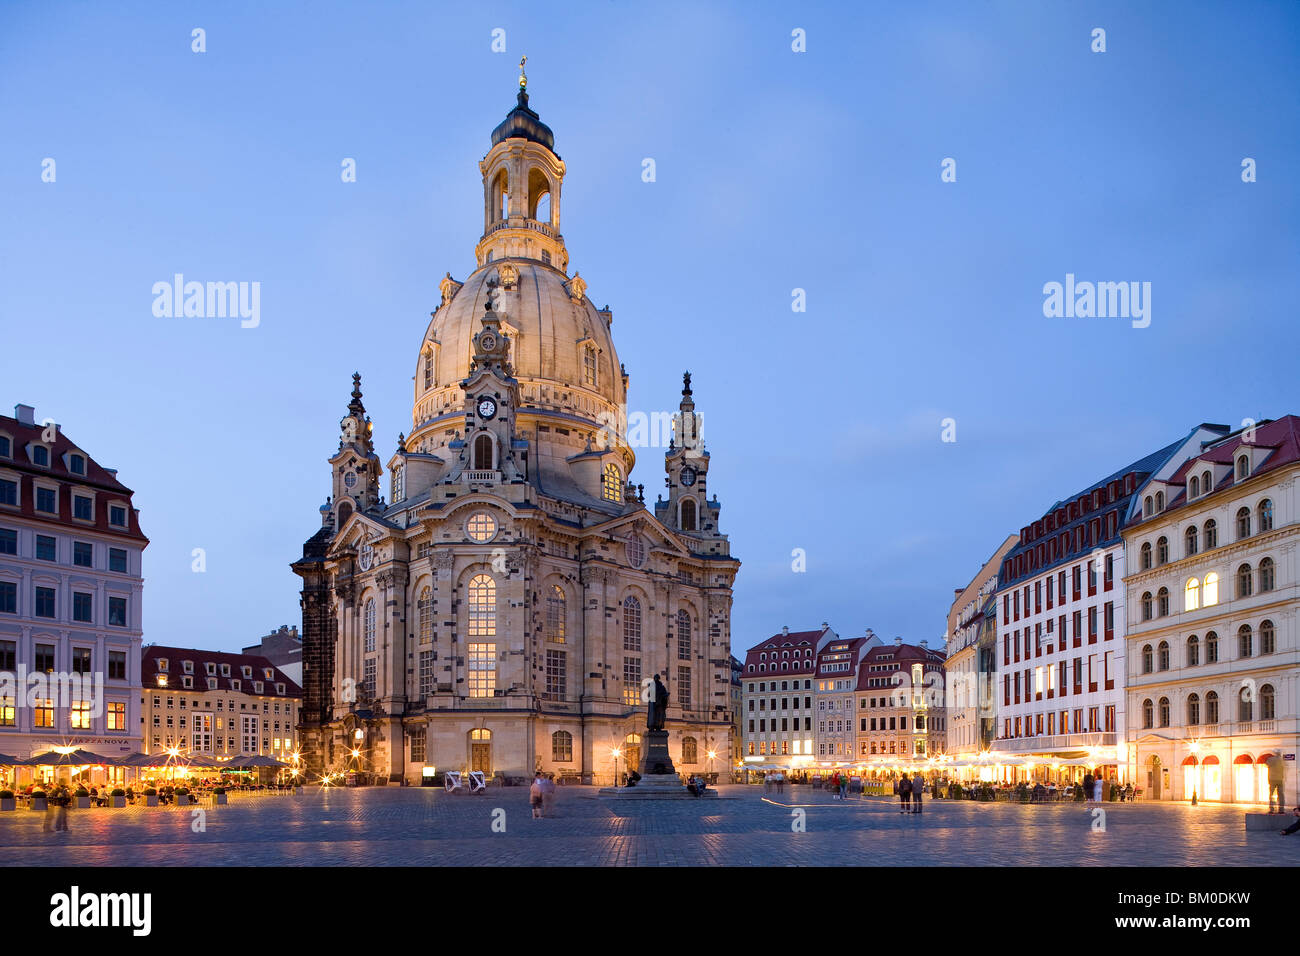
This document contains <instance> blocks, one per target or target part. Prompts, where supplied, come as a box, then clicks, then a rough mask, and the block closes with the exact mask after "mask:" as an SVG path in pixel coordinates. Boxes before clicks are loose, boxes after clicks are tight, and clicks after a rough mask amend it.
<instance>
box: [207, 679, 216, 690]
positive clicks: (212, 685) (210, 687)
mask: <svg viewBox="0 0 1300 956" xmlns="http://www.w3.org/2000/svg"><path fill="white" fill-rule="evenodd" d="M216 689H217V679H216V678H215V677H209V678H208V690H216Z"/></svg>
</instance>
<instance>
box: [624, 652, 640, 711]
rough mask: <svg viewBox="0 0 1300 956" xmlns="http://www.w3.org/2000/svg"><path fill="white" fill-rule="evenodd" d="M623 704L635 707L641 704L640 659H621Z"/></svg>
mask: <svg viewBox="0 0 1300 956" xmlns="http://www.w3.org/2000/svg"><path fill="white" fill-rule="evenodd" d="M623 703H624V704H626V705H628V706H629V707H635V706H636V705H637V704H639V703H641V658H639V657H625V658H623Z"/></svg>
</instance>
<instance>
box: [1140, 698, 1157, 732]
mask: <svg viewBox="0 0 1300 956" xmlns="http://www.w3.org/2000/svg"><path fill="white" fill-rule="evenodd" d="M1153 726H1155V707H1154V706H1153V705H1152V703H1151V698H1150V697H1148V698H1147V699H1146V700H1144V701H1142V727H1143V728H1144V729H1146V730H1150V729H1151V728H1152V727H1153Z"/></svg>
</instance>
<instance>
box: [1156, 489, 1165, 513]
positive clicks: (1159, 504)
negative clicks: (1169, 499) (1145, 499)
mask: <svg viewBox="0 0 1300 956" xmlns="http://www.w3.org/2000/svg"><path fill="white" fill-rule="evenodd" d="M1164 510H1165V493H1164V492H1163V491H1157V492H1156V511H1164Z"/></svg>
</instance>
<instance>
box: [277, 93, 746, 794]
mask: <svg viewBox="0 0 1300 956" xmlns="http://www.w3.org/2000/svg"><path fill="white" fill-rule="evenodd" d="M479 169H480V172H481V174H482V181H483V198H484V206H483V211H484V228H483V235H482V237H481V238H480V239H479V241H478V244H477V246H476V248H475V258H476V268H475V270H474V271H473V272H472V273H471V274H470V275H469V276H467V277H466V278H465V279H464V281H458V280H455V279H453V278H452V277H451V275H450V273H448V274H447V276H446V277H445V278H444V279H443V280H442V282H441V286H440V291H441V299H442V301H441V304H440V305H439V306H438V308H437V309H436V310H435V311H434V312H433V313H432V320H431V321H430V322H429V324H428V327H427V328H426V329H425V330H424V333H423V335H422V337H421V338H420V340H419V342H418V356H417V359H416V368H415V389H414V396H413V411H412V423H411V430H410V432H409V434H406V435H402V436H399V439H398V445H397V449H396V451H395V453H394V454H392V455H391V456H390V457H389V458H388V460H387V462H386V467H387V472H386V477H387V488H384V487H383V484H381V482H382V481H383V479H384V478H385V470H384V467H383V465H382V464H381V461H380V458H379V455H378V454H377V452H376V450H375V444H374V439H373V428H372V425H371V422H370V420H369V418H368V416H367V415H366V411H365V407H364V404H363V401H362V392H361V387H360V376H359V375H356V376H353V390H352V396H351V401H350V403H349V404H348V406H347V410H346V414H345V415H344V417H343V419H342V421H341V422H340V435H339V444H338V449H337V451H336V452H335V453H334V455H333V456H332V457H331V458H330V459H329V466H330V471H331V481H332V492H331V495H330V497H329V499H328V500H327V502H326V503H325V505H324V506H322V507H321V509H320V511H321V525H320V528H319V530H318V531H317V532H316V533H315V534H314V535H313V536H312V537H311V538H310V539H308V541H307V542H306V544H305V545H304V547H303V555H302V558H301V559H300V560H298V561H296V562H294V563H293V565H292V567H293V570H294V571H295V573H297V574H298V575H299V576H300V577H301V578H302V628H301V630H302V635H303V679H302V683H303V693H304V697H303V705H302V711H301V713H302V725H301V727H300V740H301V747H302V751H303V757H304V759H305V760H306V762H307V765H308V767H309V769H311V770H312V771H314V772H316V773H329V772H346V771H357V772H360V773H363V774H367V775H370V776H371V777H372V778H374V779H376V780H380V781H384V780H387V781H399V780H403V779H405V780H406V781H408V782H412V783H414V782H418V781H419V780H420V779H421V777H422V776H424V775H425V774H426V773H427V772H441V771H446V770H457V771H462V772H464V771H469V770H477V771H483V772H485V773H486V774H487V775H488V777H492V776H498V777H505V778H523V777H529V776H531V775H532V774H533V773H534V772H535V771H537V770H542V771H545V772H548V773H554V774H556V775H557V776H558V777H564V778H568V779H572V780H575V781H580V782H583V783H596V784H605V783H609V782H611V781H612V780H614V779H615V777H616V775H621V774H623V773H625V772H626V770H627V769H628V768H629V767H633V768H635V767H636V766H637V765H638V763H639V756H640V744H641V735H642V734H643V733H644V731H645V726H646V716H645V715H646V703H645V702H646V700H647V699H648V698H647V694H648V691H647V688H649V689H650V690H652V689H653V681H654V676H655V675H656V674H658V675H660V677H661V679H662V680H663V682H664V684H665V685H667V688H668V691H669V695H670V700H669V704H668V707H667V713H666V722H665V729H667V730H668V731H669V734H670V750H671V756H672V759H673V762H674V764H675V765H676V766H677V768H678V770H679V771H682V772H685V773H705V774H707V773H711V772H712V773H717V774H719V775H725V774H726V773H727V772H728V770H729V768H730V766H731V765H732V764H733V763H734V760H735V757H736V755H734V754H733V753H732V739H731V733H730V728H731V713H730V686H731V666H730V654H729V651H730V646H731V630H730V620H731V599H732V585H733V582H734V579H735V576H736V573H737V571H738V569H739V562H738V561H737V560H736V559H734V558H733V557H731V554H730V547H729V543H728V540H727V537H726V535H724V534H722V533H721V532H720V530H719V521H718V518H719V510H720V505H719V502H718V500H717V497H716V495H715V496H714V497H713V498H712V499H710V498H709V497H707V484H708V471H709V454H708V452H707V450H705V448H704V446H703V443H702V441H701V439H700V419H699V416H698V414H697V413H696V410H695V404H694V400H693V395H692V390H691V383H690V375H689V373H687V374H686V375H685V376H684V387H683V389H682V397H681V402H680V406H679V409H678V412H677V414H676V415H675V416H674V419H673V430H674V435H673V439H672V441H671V443H670V445H669V448H668V449H667V452H666V454H665V455H664V461H663V464H664V471H665V479H664V480H665V485H666V497H665V496H664V495H660V496H659V500H658V501H655V502H652V503H650V504H649V505H647V504H646V502H645V498H644V486H643V485H637V484H634V483H633V481H632V477H631V475H632V469H633V466H634V464H635V461H636V456H635V454H634V452H633V449H632V447H630V445H629V444H628V440H627V434H626V429H625V425H623V424H622V423H624V422H625V421H626V408H627V390H628V374H627V372H626V370H625V369H624V367H623V365H622V364H621V363H620V361H619V359H618V355H617V352H616V351H615V348H614V341H613V337H612V334H611V327H612V323H613V315H612V313H611V312H610V310H609V309H608V307H606V308H603V309H598V308H596V306H595V305H594V304H593V303H592V301H591V300H590V299H589V298H588V297H587V295H586V282H585V281H584V280H583V279H582V278H581V277H580V276H579V275H578V274H577V273H576V272H575V273H574V274H573V275H572V276H570V275H569V273H568V259H569V257H568V252H567V250H566V248H565V244H564V238H563V235H562V233H561V231H560V210H561V204H560V197H561V188H562V185H563V181H564V175H565V164H564V163H563V161H562V160H561V159H560V157H559V156H558V155H557V154H556V152H555V143H554V136H553V134H552V132H551V130H550V129H549V128H548V127H547V126H545V124H543V123H542V122H541V120H540V118H539V117H538V115H537V113H536V112H534V111H533V110H532V109H530V108H529V106H528V94H527V91H526V79H525V78H524V77H523V76H522V75H521V77H520V89H519V96H518V103H517V105H516V107H515V109H513V110H512V111H511V112H510V113H509V114H508V115H507V117H506V119H505V120H504V121H503V122H502V123H501V124H500V125H498V126H497V127H496V129H495V130H494V131H493V133H492V145H491V149H490V150H489V151H488V153H487V155H486V156H485V157H484V158H483V160H482V161H481V162H480V164H479ZM426 768H433V769H432V770H431V771H426Z"/></svg>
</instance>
